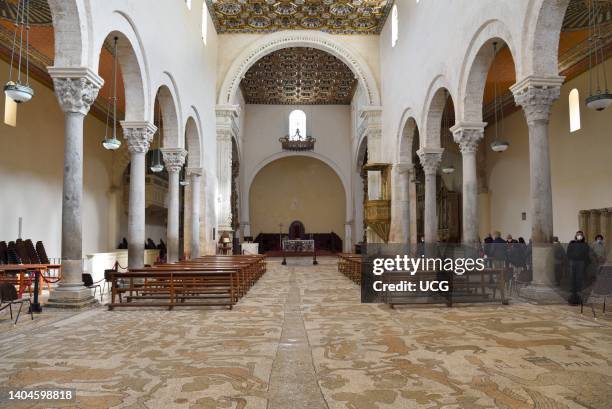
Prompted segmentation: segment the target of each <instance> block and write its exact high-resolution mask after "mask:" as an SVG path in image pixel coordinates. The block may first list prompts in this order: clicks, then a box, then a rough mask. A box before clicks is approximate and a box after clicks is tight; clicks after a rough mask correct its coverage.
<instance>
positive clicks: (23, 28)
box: [4, 0, 34, 103]
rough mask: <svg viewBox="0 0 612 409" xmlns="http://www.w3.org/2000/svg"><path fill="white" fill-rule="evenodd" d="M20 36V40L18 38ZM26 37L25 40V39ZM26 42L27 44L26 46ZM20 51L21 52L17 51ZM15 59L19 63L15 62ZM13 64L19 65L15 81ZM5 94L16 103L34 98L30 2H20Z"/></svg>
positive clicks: (20, 0)
mask: <svg viewBox="0 0 612 409" xmlns="http://www.w3.org/2000/svg"><path fill="white" fill-rule="evenodd" d="M18 36H19V40H18V39H17V37H18ZM24 37H25V38H24ZM24 42H25V44H24ZM17 49H19V50H17ZM24 54H25V65H26V67H25V82H22V77H21V64H22V62H23V57H24ZM15 58H17V59H18V60H19V61H17V62H15ZM13 64H17V67H16V68H17V80H16V81H13V68H14V67H13ZM4 93H5V94H6V96H7V97H8V98H10V99H12V100H13V101H14V102H16V103H22V102H28V101H29V100H31V99H32V97H33V96H34V90H33V89H32V88H30V4H29V0H19V1H18V3H17V16H16V17H15V34H14V35H13V48H12V49H11V65H10V69H9V81H8V82H7V83H6V85H5V86H4Z"/></svg>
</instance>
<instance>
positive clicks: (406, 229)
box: [391, 163, 413, 243]
mask: <svg viewBox="0 0 612 409" xmlns="http://www.w3.org/2000/svg"><path fill="white" fill-rule="evenodd" d="M412 170H413V167H412V165H411V164H406V163H399V164H397V165H396V166H395V177H396V185H395V187H396V191H395V196H396V197H395V198H393V199H394V200H393V201H394V204H395V211H394V212H393V215H394V216H395V218H396V220H395V221H394V220H392V221H391V222H392V223H393V225H394V226H393V231H394V233H395V234H394V235H395V237H394V241H395V242H396V243H408V242H409V241H410V177H411V176H412Z"/></svg>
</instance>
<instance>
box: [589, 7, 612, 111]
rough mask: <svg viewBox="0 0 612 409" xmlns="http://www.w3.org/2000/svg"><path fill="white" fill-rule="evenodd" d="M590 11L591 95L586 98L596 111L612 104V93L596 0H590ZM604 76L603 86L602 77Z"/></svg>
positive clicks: (590, 107)
mask: <svg viewBox="0 0 612 409" xmlns="http://www.w3.org/2000/svg"><path fill="white" fill-rule="evenodd" d="M587 4H588V13H589V47H590V49H589V96H588V97H587V99H586V106H587V107H588V108H589V109H593V110H595V111H603V110H604V109H606V108H607V107H609V106H610V104H612V94H610V92H609V91H608V76H607V73H606V60H605V58H604V47H603V42H602V38H603V36H602V33H601V26H602V24H603V20H604V19H605V18H603V17H602V18H601V20H602V22H599V23H598V22H597V19H598V18H599V17H598V15H599V14H600V13H599V7H600V6H596V5H595V1H593V0H589V1H588V3H587ZM594 75H595V77H596V85H595V92H593V76H594ZM601 77H603V88H602V81H601V80H602V78H601Z"/></svg>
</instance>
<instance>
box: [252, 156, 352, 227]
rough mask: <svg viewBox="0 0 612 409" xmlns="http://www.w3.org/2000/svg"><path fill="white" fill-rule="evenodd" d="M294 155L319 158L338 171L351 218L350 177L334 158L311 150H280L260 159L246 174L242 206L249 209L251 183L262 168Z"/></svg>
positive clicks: (347, 217)
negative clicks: (348, 177)
mask: <svg viewBox="0 0 612 409" xmlns="http://www.w3.org/2000/svg"><path fill="white" fill-rule="evenodd" d="M293 156H303V157H309V158H313V159H318V160H319V161H321V162H323V163H325V164H326V165H327V166H329V167H330V168H331V169H332V170H333V171H334V172H335V173H336V175H338V178H339V179H340V182H341V183H342V187H344V197H345V202H346V206H345V207H346V209H345V210H346V216H345V217H346V219H347V220H349V219H350V215H351V214H352V213H353V209H352V206H351V203H352V200H351V189H350V186H351V185H350V181H349V179H347V177H346V175H345V174H344V173H343V172H342V170H341V169H340V167H339V166H338V165H337V164H336V163H335V162H334V161H333V160H331V159H329V158H328V157H327V156H324V155H321V154H320V153H316V152H310V151H307V152H291V151H285V152H278V153H275V154H273V155H270V156H268V157H267V158H265V159H263V160H262V161H260V162H259V163H258V164H257V165H256V166H255V167H254V168H253V169H252V170H251V171H249V172H248V173H247V174H246V175H247V179H246V181H245V182H246V183H245V185H244V190H243V193H244V194H241V195H240V196H241V197H242V206H243V207H242V208H243V209H244V210H245V211H248V209H249V192H250V191H251V185H252V184H253V180H254V179H255V176H256V175H257V174H258V173H259V171H260V170H262V169H263V168H264V167H265V166H266V165H268V164H270V163H272V162H274V161H276V160H278V159H283V158H289V157H293Z"/></svg>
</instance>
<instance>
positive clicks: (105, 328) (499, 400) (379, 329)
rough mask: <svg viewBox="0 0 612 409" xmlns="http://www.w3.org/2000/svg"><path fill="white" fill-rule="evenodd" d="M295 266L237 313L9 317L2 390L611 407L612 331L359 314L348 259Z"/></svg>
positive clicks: (436, 312)
mask: <svg viewBox="0 0 612 409" xmlns="http://www.w3.org/2000/svg"><path fill="white" fill-rule="evenodd" d="M307 262H308V260H300V259H290V260H289V264H290V265H289V266H287V267H283V266H281V265H280V264H279V263H278V262H277V261H274V260H273V261H271V262H270V263H269V271H268V273H266V275H265V276H264V277H263V278H262V279H261V280H260V281H259V282H258V283H257V285H256V286H255V287H254V288H253V289H251V291H250V292H249V294H248V295H247V297H245V298H244V299H243V300H242V301H241V302H240V304H239V305H238V306H237V307H236V308H235V309H234V310H233V311H226V310H200V309H193V310H175V311H165V310H138V311H134V310H117V311H112V312H109V311H107V310H106V309H105V308H97V309H93V310H89V311H86V312H81V313H77V314H74V313H65V312H51V311H50V310H48V309H47V310H45V313H44V314H43V315H41V316H37V317H35V321H34V322H31V321H29V317H27V316H23V317H22V318H21V319H20V322H19V324H18V325H17V326H16V327H13V325H12V324H11V323H10V322H9V319H8V313H6V314H5V312H4V311H3V312H2V313H0V389H1V388H10V389H17V388H37V389H41V388H51V387H62V388H76V390H77V402H70V403H65V404H63V405H62V404H59V403H53V405H51V406H50V405H49V404H44V403H40V404H38V405H36V404H32V403H26V402H22V403H19V404H15V403H12V404H10V405H9V404H8V403H7V402H6V401H0V407H11V408H13V407H14V408H26V407H27V408H47V407H75V408H76V407H79V408H111V407H121V408H164V409H168V408H205V409H216V408H220V409H223V408H231V409H234V408H235V409H245V408H254V409H264V408H266V409H302V408H308V409H311V408H312V409H318V408H321V409H323V408H330V409H332V408H333V409H339V408H343V409H346V408H348V409H377V408H380V409H389V408H393V409H404V408H457V409H463V408H467V409H471V408H520V409H523V408H546V409H549V408H550V409H556V408H601V409H609V408H611V407H612V323H611V320H610V319H609V316H610V315H612V314H608V316H607V317H606V318H605V319H598V320H594V319H593V318H592V315H591V316H589V315H587V314H585V315H580V313H579V310H577V309H575V308H569V307H566V306H536V305H531V304H526V303H516V304H512V305H510V306H501V305H479V306H473V307H460V308H453V309H450V310H449V309H447V308H446V307H441V306H440V307H438V306H436V307H431V306H428V307H405V308H402V309H397V310H391V309H389V308H388V307H386V306H380V305H362V304H360V303H359V289H358V288H357V287H356V286H355V285H354V284H353V283H352V282H350V281H348V280H347V279H345V278H344V277H343V276H342V275H341V274H339V273H338V272H337V271H336V266H335V260H334V259H332V258H328V259H322V260H320V262H321V264H320V265H319V266H312V265H309V264H308V263H307ZM3 405H4V406H3Z"/></svg>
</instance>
